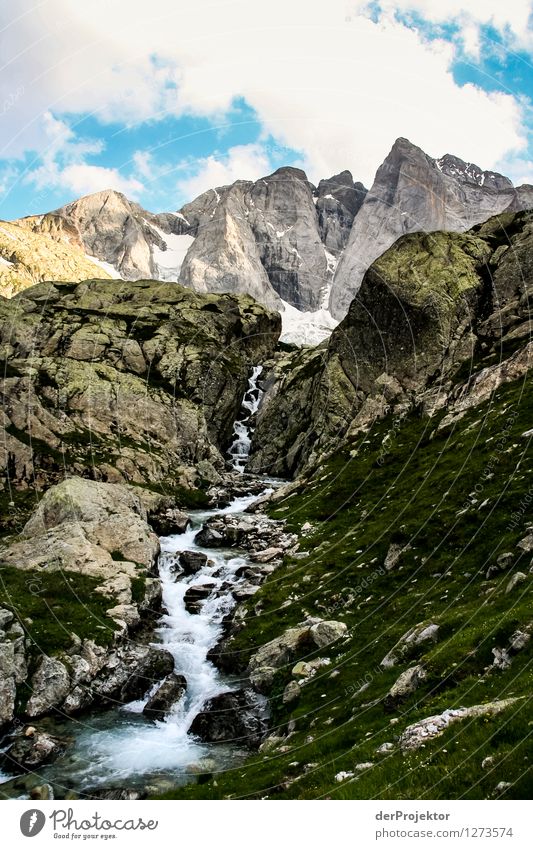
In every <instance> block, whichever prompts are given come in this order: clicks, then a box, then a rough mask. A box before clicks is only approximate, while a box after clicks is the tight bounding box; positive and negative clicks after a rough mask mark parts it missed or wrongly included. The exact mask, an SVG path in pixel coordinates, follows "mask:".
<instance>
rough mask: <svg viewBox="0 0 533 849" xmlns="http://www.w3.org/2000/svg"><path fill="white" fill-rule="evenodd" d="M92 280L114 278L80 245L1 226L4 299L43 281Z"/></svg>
mask: <svg viewBox="0 0 533 849" xmlns="http://www.w3.org/2000/svg"><path fill="white" fill-rule="evenodd" d="M111 270H112V269H111ZM89 277H101V278H103V279H106V280H108V279H110V277H111V274H110V273H109V272H108V271H107V270H105V269H104V268H102V267H101V266H100V265H99V264H98V262H97V261H92V260H91V259H89V258H88V257H87V256H86V255H85V253H84V251H83V250H82V248H81V246H79V245H76V244H74V243H73V244H68V243H67V242H66V241H64V240H57V239H56V238H55V237H52V236H51V235H50V234H48V233H46V232H45V231H43V230H36V231H35V232H33V231H31V232H29V231H28V228H27V227H26V226H19V225H17V224H12V223H10V222H8V221H2V222H0V296H2V297H4V298H11V297H13V295H16V294H17V293H18V292H21V291H23V290H24V289H27V288H28V287H29V286H34V285H35V284H36V283H41V282H42V281H43V280H59V281H81V280H86V279H87V278H89Z"/></svg>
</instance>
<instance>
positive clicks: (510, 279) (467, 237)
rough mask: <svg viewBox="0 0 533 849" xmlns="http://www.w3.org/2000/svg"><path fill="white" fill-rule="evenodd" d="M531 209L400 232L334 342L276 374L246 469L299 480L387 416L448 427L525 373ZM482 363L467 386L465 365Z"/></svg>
mask: <svg viewBox="0 0 533 849" xmlns="http://www.w3.org/2000/svg"><path fill="white" fill-rule="evenodd" d="M532 245H533V213H528V212H522V213H516V214H511V213H507V214H506V215H504V216H499V217H498V218H496V219H491V220H490V221H488V222H486V223H485V224H482V225H479V226H477V227H475V228H473V229H472V230H470V231H469V232H468V233H465V234H456V233H442V232H438V233H431V234H424V233H413V234H409V235H406V236H403V237H402V238H401V239H399V240H398V242H396V244H395V245H394V246H393V247H392V248H390V249H389V250H388V251H387V252H386V253H385V254H383V256H381V257H380V258H379V259H378V260H377V261H376V262H375V263H374V264H373V266H372V267H371V268H370V269H369V270H368V272H367V273H366V275H365V277H364V281H363V284H362V286H361V288H360V290H359V292H358V294H357V296H356V297H355V298H354V300H353V301H352V303H351V305H350V309H349V312H348V315H347V316H346V318H345V319H344V321H342V322H341V324H340V325H339V326H338V327H337V328H336V329H335V330H334V331H333V333H332V336H331V338H330V340H329V343H328V344H324V345H323V346H320V347H319V348H318V349H315V350H314V351H312V352H299V353H296V354H293V355H291V356H286V358H285V362H284V363H283V364H282V365H281V366H274V368H273V369H272V371H271V373H270V375H269V374H268V373H267V374H266V381H267V382H268V381H270V383H271V385H270V388H269V389H268V391H267V392H266V393H265V396H264V401H263V406H262V409H261V410H260V412H259V416H258V421H257V427H256V430H255V433H254V438H253V442H252V451H251V456H250V468H252V469H253V470H254V471H261V470H264V471H265V472H268V473H269V474H279V475H284V476H288V475H292V474H294V473H295V472H299V473H301V472H302V471H303V470H305V469H306V468H308V467H309V466H310V465H312V464H314V463H316V462H318V460H319V458H320V457H321V456H322V455H323V454H324V453H325V452H327V451H329V450H332V449H334V448H335V447H338V446H339V445H341V444H343V443H344V442H345V441H346V440H350V439H351V438H353V437H355V436H356V435H357V433H359V432H364V431H365V430H367V429H368V428H369V427H370V426H371V425H372V424H373V422H375V421H376V420H377V419H379V418H382V417H383V416H385V415H386V414H387V413H389V412H393V413H394V412H396V413H397V415H399V416H401V415H402V414H404V413H405V412H406V411H407V410H409V409H412V408H420V409H421V410H422V411H424V412H426V413H429V414H431V413H432V412H433V411H435V410H436V409H442V408H443V407H445V406H446V405H448V407H449V410H450V417H449V419H444V420H443V422H442V425H443V426H445V424H447V423H449V422H450V421H452V420H453V419H454V416H456V415H461V414H462V413H463V412H464V410H466V409H469V407H471V406H475V405H476V404H479V403H482V401H483V400H486V398H487V397H489V395H490V394H491V393H492V392H493V391H494V389H495V388H497V387H498V386H499V385H501V384H502V383H505V382H509V381H511V380H515V379H517V378H518V377H520V376H522V375H524V374H525V373H526V371H527V369H528V368H529V366H530V359H531V352H530V348H529V347H528V345H527V343H528V341H529V334H530V330H531V315H530V307H529V303H530V297H531V287H532V285H533V276H532V274H533V267H532V261H531V256H532V255H533V251H532ZM469 362H470V363H475V367H473V366H472V367H471V371H472V372H473V374H472V376H471V377H469V378H468V379H467V380H466V381H465V380H464V379H463V380H460V379H458V378H457V377H456V375H457V374H460V368H461V366H462V364H468V363H469Z"/></svg>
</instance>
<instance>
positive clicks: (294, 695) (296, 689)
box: [282, 681, 302, 705]
mask: <svg viewBox="0 0 533 849" xmlns="http://www.w3.org/2000/svg"><path fill="white" fill-rule="evenodd" d="M301 693H302V688H301V687H300V685H299V684H297V683H296V681H289V683H288V684H287V686H286V687H285V689H284V691H283V696H282V702H283V704H284V705H286V704H289V702H294V701H296V699H299V698H300V695H301Z"/></svg>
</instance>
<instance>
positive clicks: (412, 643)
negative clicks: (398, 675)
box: [380, 622, 439, 669]
mask: <svg viewBox="0 0 533 849" xmlns="http://www.w3.org/2000/svg"><path fill="white" fill-rule="evenodd" d="M438 633H439V626H438V625H436V624H435V622H429V623H422V624H420V625H415V627H414V628H410V629H409V631H406V632H405V634H403V635H402V636H401V637H400V639H399V640H398V642H397V643H396V644H395V645H394V646H393V647H392V649H391V650H390V651H389V652H388V653H387V654H386V655H385V657H384V658H383V660H382V661H381V664H380V666H382V667H383V668H384V669H389V668H390V667H391V666H395V665H396V664H397V663H399V662H400V661H401V660H404V659H405V658H407V657H409V656H411V655H412V654H413V653H414V652H416V650H417V649H418V647H419V646H421V645H424V644H426V643H434V642H436V641H437V638H438Z"/></svg>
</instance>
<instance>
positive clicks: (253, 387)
mask: <svg viewBox="0 0 533 849" xmlns="http://www.w3.org/2000/svg"><path fill="white" fill-rule="evenodd" d="M261 371H262V367H261V366H256V367H254V369H253V371H252V375H251V377H250V378H249V381H248V388H247V390H246V393H245V396H244V399H243V404H242V406H243V410H244V415H243V416H242V418H241V419H240V420H239V421H238V422H236V423H235V428H234V431H235V434H238V437H237V439H236V440H235V442H234V443H233V445H232V448H231V449H230V456H231V457H232V458H233V466H234V468H235V469H236V470H238V471H239V472H243V471H244V466H245V464H246V459H247V457H248V450H249V446H250V430H249V426H248V425H247V422H249V420H250V418H251V417H252V416H253V415H254V414H255V412H256V411H257V409H258V407H259V403H260V400H261V395H262V393H261V391H260V390H259V389H258V386H257V381H258V378H259V375H260V374H261ZM265 483H266V481H265ZM268 491H271V490H268V489H266V490H265V492H268ZM258 497H259V496H258V495H250V496H245V497H240V498H235V499H234V500H233V501H232V502H231V503H230V504H229V505H228V506H227V507H224V508H221V509H214V510H208V511H205V512H194V513H192V514H191V525H190V526H189V528H188V530H187V531H186V532H185V533H183V534H176V535H172V536H168V537H162V538H161V540H160V543H161V554H160V557H159V574H160V579H161V587H162V597H163V609H164V610H165V612H164V614H163V615H162V617H161V619H160V622H159V626H158V628H157V630H156V633H157V636H158V638H159V641H160V642H159V643H158V644H159V645H162V646H163V647H164V648H166V649H167V650H168V651H169V652H170V653H171V654H172V656H173V658H174V667H175V672H176V673H177V674H180V675H184V676H185V678H186V680H187V691H186V694H185V696H184V697H183V698H182V699H181V700H180V702H179V703H178V704H177V705H176V706H175V707H174V708H173V709H172V710H171V712H170V713H169V714H168V715H167V716H166V717H165V719H164V720H162V721H153V720H150V719H148V718H146V717H145V716H144V715H143V713H142V710H143V707H144V705H145V704H146V702H147V701H148V698H149V697H150V695H151V694H152V693H153V692H155V690H156V689H157V688H158V686H159V685H160V683H161V682H155V683H154V685H153V687H152V688H151V690H150V692H149V693H146V694H145V697H144V699H142V700H140V701H136V702H131V703H130V704H127V705H124V706H122V707H121V708H118V709H116V710H111V711H106V712H100V713H98V714H93V715H92V716H91V717H90V718H85V719H84V718H81V719H79V720H78V721H77V722H76V724H75V732H74V733H75V735H76V740H75V744H74V746H73V747H71V748H70V749H69V751H68V752H67V754H66V755H65V756H64V757H63V758H62V759H60V760H59V761H57V762H56V763H55V764H52V765H51V766H49V767H48V768H46V769H45V770H43V771H42V779H43V781H48V782H50V783H52V784H56V786H62V787H64V788H68V787H74V788H75V789H76V790H77V791H80V792H83V790H85V789H89V788H95V787H98V786H100V787H103V788H106V787H117V786H124V782H126V784H127V786H128V787H132V788H134V787H143V788H144V787H146V786H147V785H148V786H151V787H154V788H155V790H156V792H157V790H161V789H162V788H163V789H164V787H165V784H164V782H165V781H166V782H167V784H168V786H169V787H171V786H175V785H176V784H179V783H185V782H187V781H189V780H191V773H193V772H194V771H198V770H201V769H202V768H203V764H204V765H205V761H203V759H205V758H206V757H208V758H209V761H210V763H209V765H208V767H207V768H209V770H213V769H223V768H224V767H227V766H228V765H229V764H232V763H235V762H236V761H237V760H238V759H240V758H241V757H243V756H244V754H245V753H244V752H242V751H240V750H238V749H237V747H236V746H231V745H229V744H228V745H226V746H221V745H217V746H210V745H209V744H201V743H199V742H198V741H197V740H195V739H194V738H193V737H192V736H191V735H190V734H189V733H188V732H189V728H190V726H191V723H192V721H193V719H194V717H195V716H196V715H197V714H198V713H199V712H200V710H201V708H202V706H203V704H204V703H205V702H206V700H207V699H209V698H211V697H213V696H215V695H217V694H219V693H222V692H225V691H227V690H230V689H231V688H232V683H231V681H229V680H228V679H227V678H225V677H224V676H223V675H221V673H219V671H218V670H217V669H216V667H215V666H213V664H212V663H211V662H210V661H209V660H208V659H207V655H208V652H209V650H210V649H211V648H212V647H214V646H215V645H216V644H217V642H218V641H219V640H220V638H221V636H222V621H223V619H224V617H225V616H226V614H228V613H229V612H230V610H231V609H232V607H233V606H234V605H235V600H234V598H233V595H232V592H231V589H232V587H236V586H238V585H239V584H240V583H242V582H243V581H244V580H245V579H244V578H242V577H237V575H236V572H237V570H238V569H239V567H242V566H244V565H246V564H247V563H248V560H247V559H246V557H245V556H244V555H240V554H238V555H237V556H236V552H235V551H234V550H231V549H227V550H224V549H220V548H216V549H209V548H205V547H202V546H199V545H197V544H196V542H195V537H196V535H197V533H198V531H199V530H200V529H201V527H202V526H203V524H204V523H205V522H206V521H207V520H208V519H209V518H211V517H214V516H222V515H227V514H230V513H236V514H238V513H242V512H243V511H244V510H246V508H247V507H248V506H249V505H251V504H252V503H253V502H254V501H255V500H256V499H257V498H258ZM183 551H194V552H202V553H204V554H206V555H207V557H208V561H207V563H206V565H205V566H203V567H202V568H201V569H200V570H199V571H198V572H196V573H195V574H194V575H190V576H179V577H178V578H176V574H175V572H174V567H175V566H176V564H177V561H178V559H179V555H180V552H183ZM206 583H209V584H214V585H215V586H214V589H213V590H212V592H211V593H210V595H209V596H208V597H207V598H206V600H205V601H204V602H203V604H202V605H201V608H200V610H199V612H198V613H189V612H188V611H187V610H186V607H185V601H184V596H185V593H186V591H187V589H188V588H189V587H190V586H191V585H193V584H194V585H195V586H196V585H199V584H206ZM223 585H224V588H223V589H222V591H221V588H222V587H223ZM64 730H65V731H66V732H67V733H69V734H71V735H72V733H73V728H72V721H70V723H65V726H64ZM162 782H163V783H162Z"/></svg>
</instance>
